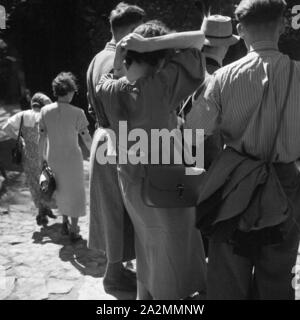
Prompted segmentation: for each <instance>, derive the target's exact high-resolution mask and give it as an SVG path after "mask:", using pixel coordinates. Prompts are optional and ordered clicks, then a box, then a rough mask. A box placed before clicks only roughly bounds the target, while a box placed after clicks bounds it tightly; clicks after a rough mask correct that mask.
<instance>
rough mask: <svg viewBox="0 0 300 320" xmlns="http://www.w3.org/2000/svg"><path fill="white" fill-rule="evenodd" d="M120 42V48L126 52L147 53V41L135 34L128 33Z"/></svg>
mask: <svg viewBox="0 0 300 320" xmlns="http://www.w3.org/2000/svg"><path fill="white" fill-rule="evenodd" d="M120 42H121V44H120V45H121V47H122V48H124V49H126V50H132V51H137V52H145V51H147V50H146V49H147V47H146V43H147V39H146V38H144V37H143V36H141V35H139V34H137V33H130V34H129V35H128V36H126V37H124V38H123V39H122V40H121V41H120Z"/></svg>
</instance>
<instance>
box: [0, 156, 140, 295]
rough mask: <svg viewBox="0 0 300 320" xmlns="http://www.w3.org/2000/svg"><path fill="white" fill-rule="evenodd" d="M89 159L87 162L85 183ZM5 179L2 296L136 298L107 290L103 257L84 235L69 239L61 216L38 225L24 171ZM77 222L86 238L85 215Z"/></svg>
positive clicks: (0, 218)
mask: <svg viewBox="0 0 300 320" xmlns="http://www.w3.org/2000/svg"><path fill="white" fill-rule="evenodd" d="M87 165H88V164H87V162H85V179H86V185H88V183H87V182H88V175H87ZM9 180H10V181H11V183H10V184H9V185H7V186H6V188H7V192H6V193H5V195H4V196H2V198H1V205H0V242H1V246H0V300H3V299H9V300H11V299H12V300H13V299H22V300H23V299H34V300H45V299H49V300H57V299H59V300H61V299H62V300H66V299H68V300H69V299H79V300H113V299H134V298H135V297H134V296H133V295H132V294H129V293H127V294H126V293H120V292H116V293H114V295H109V294H107V293H105V291H104V288H103V283H102V276H103V273H104V269H105V257H104V256H103V255H102V254H101V253H99V252H96V251H92V250H89V249H88V248H87V242H86V240H83V241H80V242H78V243H77V244H75V245H72V244H71V243H70V241H69V239H68V237H65V236H62V235H61V234H60V227H61V224H60V223H61V217H58V219H57V220H52V221H51V223H50V224H49V225H48V226H47V227H46V228H43V227H38V226H37V225H36V222H35V213H36V209H35V208H34V205H33V203H32V201H31V199H30V193H29V191H28V189H27V187H26V186H25V185H24V175H23V174H20V173H17V172H9ZM86 190H87V191H88V188H86ZM80 228H81V234H82V235H83V238H84V239H86V238H87V231H88V230H87V228H88V218H87V217H84V218H82V219H81V221H80Z"/></svg>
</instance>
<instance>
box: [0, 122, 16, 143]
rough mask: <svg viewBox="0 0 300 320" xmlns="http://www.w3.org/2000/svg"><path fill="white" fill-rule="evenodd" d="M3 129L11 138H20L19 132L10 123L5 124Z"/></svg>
mask: <svg viewBox="0 0 300 320" xmlns="http://www.w3.org/2000/svg"><path fill="white" fill-rule="evenodd" d="M2 129H3V131H4V132H5V133H6V134H7V135H8V136H9V137H10V138H12V139H15V140H17V139H18V134H17V133H16V130H15V129H14V128H13V127H12V125H10V124H9V123H7V124H5V125H4V126H3V128H2Z"/></svg>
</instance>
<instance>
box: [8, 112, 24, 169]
mask: <svg viewBox="0 0 300 320" xmlns="http://www.w3.org/2000/svg"><path fill="white" fill-rule="evenodd" d="M23 122H24V119H23V115H22V117H21V123H20V127H19V133H18V138H17V141H16V144H15V146H14V148H13V149H12V151H11V158H12V163H14V164H17V165H20V164H21V163H22V153H23V142H22V140H21V133H22V128H23Z"/></svg>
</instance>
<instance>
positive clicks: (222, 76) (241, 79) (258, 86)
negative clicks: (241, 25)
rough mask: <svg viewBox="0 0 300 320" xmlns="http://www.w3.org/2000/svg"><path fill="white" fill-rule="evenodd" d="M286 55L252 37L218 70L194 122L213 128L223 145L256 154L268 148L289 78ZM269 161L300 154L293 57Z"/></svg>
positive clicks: (299, 78)
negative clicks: (239, 53)
mask: <svg viewBox="0 0 300 320" xmlns="http://www.w3.org/2000/svg"><path fill="white" fill-rule="evenodd" d="M289 63H290V59H289V57H288V56H286V55H283V54H282V53H280V52H279V51H278V47H277V45H276V44H275V43H273V42H267V41H264V42H256V43H254V44H253V45H252V46H251V48H250V50H249V53H248V54H247V55H246V56H245V57H243V58H242V59H240V60H238V61H235V62H234V63H232V64H230V65H227V66H225V67H223V68H221V69H219V70H218V71H217V72H216V73H215V74H214V76H213V78H212V80H211V81H210V83H209V84H208V86H207V88H206V89H205V92H204V95H203V96H204V99H205V101H206V103H207V104H203V105H202V110H201V120H200V123H199V127H200V128H203V129H204V130H205V134H207V135H211V134H212V133H213V132H214V130H215V129H216V128H217V127H218V128H219V129H220V130H221V133H222V135H223V137H224V141H225V143H226V145H227V146H230V147H232V148H234V149H235V150H237V151H239V152H246V153H247V154H249V155H252V156H254V157H257V158H260V159H267V158H268V157H269V153H270V152H271V148H272V144H273V140H274V136H275V132H276V128H277V125H278V121H279V119H278V118H279V115H280V110H281V108H282V107H283V101H284V98H285V95H286V90H288V88H287V83H288V78H289ZM294 64H295V68H294V75H293V78H292V82H291V86H290V88H289V90H290V92H289V98H288V103H287V107H286V110H285V114H284V117H283V119H282V123H281V129H280V133H279V136H278V139H277V142H276V148H275V152H274V155H273V158H272V159H273V161H274V162H283V163H289V162H292V161H295V160H296V159H298V158H300V62H298V61H295V62H294Z"/></svg>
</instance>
